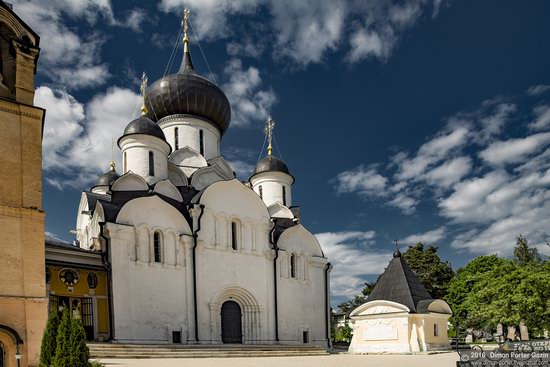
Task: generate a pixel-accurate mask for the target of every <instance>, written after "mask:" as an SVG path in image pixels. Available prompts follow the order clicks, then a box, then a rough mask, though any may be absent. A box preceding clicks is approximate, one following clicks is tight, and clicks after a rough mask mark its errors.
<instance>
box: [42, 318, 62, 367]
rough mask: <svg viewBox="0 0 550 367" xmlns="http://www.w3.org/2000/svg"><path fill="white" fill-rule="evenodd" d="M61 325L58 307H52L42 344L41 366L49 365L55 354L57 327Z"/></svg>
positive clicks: (46, 366)
mask: <svg viewBox="0 0 550 367" xmlns="http://www.w3.org/2000/svg"><path fill="white" fill-rule="evenodd" d="M58 326H59V316H58V314H57V309H56V307H52V309H51V311H50V316H49V317H48V323H47V324H46V329H45V330H44V335H43V336H42V345H41V346H40V367H49V366H50V365H51V364H52V359H53V357H54V356H55V349H56V345H57V340H56V338H57V328H58Z"/></svg>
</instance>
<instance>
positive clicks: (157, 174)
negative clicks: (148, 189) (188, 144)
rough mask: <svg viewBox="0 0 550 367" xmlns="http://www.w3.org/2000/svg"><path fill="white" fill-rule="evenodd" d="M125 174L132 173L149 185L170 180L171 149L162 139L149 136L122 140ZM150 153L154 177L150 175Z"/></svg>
mask: <svg viewBox="0 0 550 367" xmlns="http://www.w3.org/2000/svg"><path fill="white" fill-rule="evenodd" d="M120 148H121V150H122V162H123V164H122V165H123V173H126V172H128V171H132V172H133V173H135V174H137V175H139V176H141V177H143V178H144V179H145V181H147V183H148V184H149V185H152V184H154V183H156V182H158V181H161V180H165V179H167V178H168V154H169V153H170V147H169V146H168V144H166V142H164V141H162V140H161V139H159V138H157V137H154V136H149V135H141V134H136V135H129V136H126V137H124V138H122V139H121V140H120ZM149 152H153V157H154V176H150V175H149Z"/></svg>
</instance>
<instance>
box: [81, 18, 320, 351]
mask: <svg viewBox="0 0 550 367" xmlns="http://www.w3.org/2000/svg"><path fill="white" fill-rule="evenodd" d="M185 28H186V26H185ZM186 31H187V30H186V29H185V38H184V56H183V61H182V64H181V67H180V69H179V71H178V72H177V73H176V74H172V75H167V76H164V77H163V78H161V79H159V80H157V81H156V82H154V83H153V84H152V85H151V86H149V87H147V86H146V83H144V84H143V86H142V94H143V96H144V106H143V108H142V116H140V117H139V118H137V119H136V120H134V121H132V122H130V123H129V124H128V126H127V127H126V129H125V131H124V134H123V135H122V136H121V137H120V138H119V139H118V146H119V147H120V149H121V151H122V160H123V165H122V172H121V173H120V174H119V173H117V172H116V170H115V167H114V164H112V165H111V169H110V170H109V171H108V172H106V173H105V174H103V175H101V176H100V177H99V178H98V179H97V182H96V184H95V185H94V187H92V188H91V189H90V190H89V191H86V192H83V193H82V196H81V201H80V205H79V208H78V214H77V228H76V242H77V244H78V246H79V247H80V248H82V249H85V250H89V251H93V252H99V253H101V254H102V256H103V259H104V264H105V267H106V270H107V282H108V287H109V289H108V293H109V329H110V330H109V334H110V335H109V337H110V338H111V339H112V340H114V341H118V342H126V343H188V344H193V343H199V344H220V343H244V344H270V343H282V344H308V345H322V346H327V345H328V343H329V340H330V327H329V277H330V268H331V266H330V264H329V263H328V260H327V258H326V257H325V256H324V254H323V251H322V249H321V247H320V245H319V243H318V241H317V239H316V238H315V237H314V236H313V234H312V233H311V232H310V231H308V230H307V229H306V228H305V227H304V226H303V225H302V224H301V223H300V214H299V208H298V207H296V206H293V204H292V184H293V183H294V177H293V176H292V175H291V173H290V171H289V169H288V167H287V165H286V164H285V163H284V162H283V161H282V160H280V159H278V158H277V157H275V156H273V155H272V153H271V145H270V146H269V148H268V154H267V155H266V157H265V158H263V159H261V160H260V161H259V162H258V163H257V165H256V168H255V171H254V173H253V175H252V177H250V179H249V180H248V181H246V182H241V181H239V180H238V179H237V178H235V174H234V172H233V170H232V169H231V167H230V165H229V164H228V162H227V161H226V160H225V159H224V158H223V157H222V156H221V155H220V144H221V140H222V138H223V135H224V132H225V131H226V130H227V128H228V127H229V124H230V120H231V107H230V104H229V102H228V100H227V98H226V96H225V94H224V93H223V92H222V91H221V89H219V88H218V86H216V85H215V84H214V83H212V82H211V81H209V80H207V79H206V78H203V77H202V76H200V75H198V74H197V72H196V71H195V69H194V67H193V63H192V60H191V54H190V52H189V41H188V37H187V32H186ZM272 128H273V123H272V121H269V122H268V125H267V128H266V130H267V131H268V135H269V136H268V138H269V141H270V139H271V132H272Z"/></svg>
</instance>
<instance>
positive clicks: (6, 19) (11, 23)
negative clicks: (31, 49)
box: [0, 6, 38, 46]
mask: <svg viewBox="0 0 550 367" xmlns="http://www.w3.org/2000/svg"><path fill="white" fill-rule="evenodd" d="M0 23H4V24H6V26H8V27H9V28H10V29H11V30H12V31H13V33H14V34H15V36H16V37H17V38H21V37H23V36H27V37H28V38H29V40H30V41H31V43H32V45H33V46H37V42H38V37H37V35H36V33H34V31H33V30H32V29H30V28H29V27H28V26H27V25H26V24H24V23H22V22H21V20H19V19H17V18H16V17H15V16H14V14H12V12H10V11H9V10H8V9H6V8H4V7H3V6H0Z"/></svg>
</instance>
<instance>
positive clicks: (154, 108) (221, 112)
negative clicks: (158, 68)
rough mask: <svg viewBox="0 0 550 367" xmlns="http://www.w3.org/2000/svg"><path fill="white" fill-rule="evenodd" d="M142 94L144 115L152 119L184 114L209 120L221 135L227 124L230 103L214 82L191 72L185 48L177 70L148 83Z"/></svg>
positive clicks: (229, 115)
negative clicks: (143, 97)
mask: <svg viewBox="0 0 550 367" xmlns="http://www.w3.org/2000/svg"><path fill="white" fill-rule="evenodd" d="M146 97H147V98H146V101H145V106H146V107H147V109H148V111H149V112H148V115H149V117H150V118H151V119H152V120H153V121H155V122H158V121H159V120H160V119H162V118H163V117H166V116H170V115H178V114H185V115H193V116H197V117H200V118H204V119H206V120H208V121H210V122H211V123H212V124H213V125H214V126H215V127H216V128H217V129H218V130H219V131H220V133H221V134H222V135H223V133H224V132H225V130H227V128H228V127H229V122H230V120H231V106H230V105H229V101H228V100H227V97H226V96H225V94H224V93H223V92H222V90H221V89H220V88H219V87H218V86H217V85H216V84H214V83H212V82H211V81H210V80H208V79H206V78H204V77H202V76H200V75H198V74H197V73H196V72H195V69H194V68H193V62H192V60H191V55H190V53H189V52H188V51H187V52H184V56H183V61H182V64H181V67H180V69H179V71H178V72H177V73H176V74H171V75H166V76H165V77H163V78H161V79H159V80H157V81H156V82H154V83H153V84H151V86H150V87H149V88H148V90H147V96H146Z"/></svg>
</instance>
